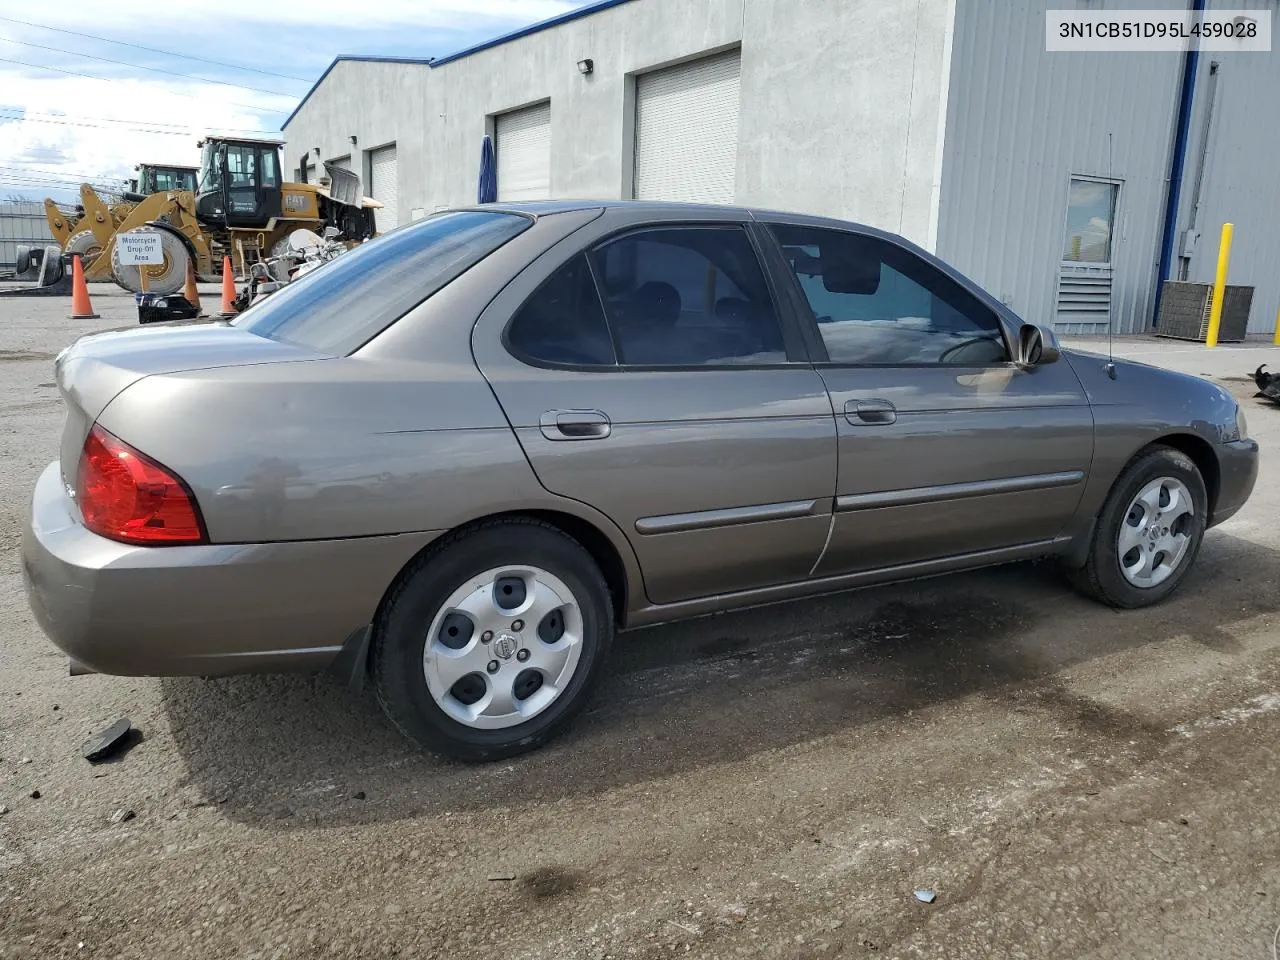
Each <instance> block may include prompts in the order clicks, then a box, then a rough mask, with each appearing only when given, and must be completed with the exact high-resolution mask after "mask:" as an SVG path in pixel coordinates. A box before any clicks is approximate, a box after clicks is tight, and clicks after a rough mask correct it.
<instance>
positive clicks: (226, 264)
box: [221, 257, 236, 317]
mask: <svg viewBox="0 0 1280 960" xmlns="http://www.w3.org/2000/svg"><path fill="white" fill-rule="evenodd" d="M235 299H236V277H235V272H234V270H233V269H232V266H231V258H230V257H223V258H222V314H221V315H222V316H224V317H234V316H235V315H236V304H235Z"/></svg>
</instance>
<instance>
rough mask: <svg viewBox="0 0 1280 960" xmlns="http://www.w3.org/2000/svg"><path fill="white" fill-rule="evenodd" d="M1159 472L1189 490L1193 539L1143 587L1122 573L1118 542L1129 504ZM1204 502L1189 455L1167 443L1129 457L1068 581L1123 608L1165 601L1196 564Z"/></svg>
mask: <svg viewBox="0 0 1280 960" xmlns="http://www.w3.org/2000/svg"><path fill="white" fill-rule="evenodd" d="M1160 477H1172V478H1174V479H1177V480H1181V481H1182V482H1183V483H1184V484H1185V485H1186V487H1187V490H1188V491H1189V492H1190V493H1191V498H1192V501H1193V503H1194V516H1192V517H1191V518H1190V520H1189V521H1188V526H1187V529H1186V530H1185V531H1184V532H1186V534H1187V535H1188V536H1189V537H1190V539H1191V544H1190V546H1189V547H1188V549H1187V552H1186V554H1185V555H1184V556H1183V558H1182V561H1181V562H1180V563H1179V564H1178V566H1177V568H1176V569H1175V570H1174V571H1173V572H1172V573H1171V574H1170V575H1169V576H1168V577H1167V578H1166V579H1165V580H1164V581H1163V582H1162V583H1159V584H1157V585H1155V586H1152V587H1145V588H1143V587H1138V586H1135V585H1134V584H1132V583H1130V582H1129V581H1128V580H1127V579H1126V578H1125V576H1124V574H1123V573H1122V572H1121V569H1120V558H1119V556H1118V552H1119V548H1118V541H1119V536H1120V529H1121V524H1122V523H1124V522H1125V516H1126V512H1127V510H1128V508H1129V505H1130V503H1131V502H1132V501H1133V499H1134V497H1136V496H1137V495H1138V493H1139V491H1141V490H1142V488H1143V487H1144V486H1146V485H1147V484H1148V483H1150V482H1151V481H1153V480H1156V479H1158V478H1160ZM1208 502H1209V501H1208V495H1207V494H1206V492H1205V485H1204V478H1203V477H1202V476H1201V475H1200V470H1199V468H1197V467H1196V465H1195V463H1194V462H1193V461H1192V460H1191V458H1190V457H1188V456H1187V455H1186V454H1185V453H1182V452H1181V451H1179V450H1174V449H1173V448H1171V447H1162V446H1153V447H1149V448H1148V449H1146V450H1145V451H1143V452H1142V453H1140V454H1139V455H1138V456H1136V457H1135V458H1134V459H1133V460H1132V461H1130V463H1129V465H1128V466H1127V467H1125V469H1124V471H1123V472H1121V474H1120V477H1119V479H1117V480H1116V482H1115V484H1114V485H1113V486H1112V488H1111V493H1110V494H1109V495H1108V496H1107V499H1106V502H1105V503H1104V504H1103V505H1102V511H1101V512H1100V513H1099V514H1098V522H1097V524H1096V525H1095V527H1094V531H1093V542H1092V543H1091V544H1090V545H1089V558H1088V560H1087V561H1086V562H1085V564H1084V566H1083V567H1080V568H1079V569H1074V570H1068V571H1067V577H1068V579H1069V580H1070V582H1071V584H1072V586H1074V587H1075V588H1076V589H1077V590H1079V591H1080V592H1081V593H1083V594H1085V595H1086V596H1088V597H1092V598H1093V599H1095V600H1098V601H1100V602H1101V603H1105V604H1107V605H1108V606H1111V607H1116V608H1119V609H1122V610H1133V609H1137V608H1139V607H1148V606H1151V605H1152V604H1155V603H1159V602H1160V601H1161V600H1164V599H1165V598H1166V597H1168V596H1169V594H1171V593H1173V592H1174V591H1175V590H1176V589H1178V585H1179V584H1180V583H1182V581H1183V579H1184V578H1185V577H1186V575H1187V573H1188V572H1189V571H1190V570H1191V567H1192V566H1193V565H1194V564H1195V560H1196V555H1197V554H1198V553H1199V552H1200V544H1201V542H1202V541H1203V540H1204V531H1205V518H1206V517H1207V516H1208Z"/></svg>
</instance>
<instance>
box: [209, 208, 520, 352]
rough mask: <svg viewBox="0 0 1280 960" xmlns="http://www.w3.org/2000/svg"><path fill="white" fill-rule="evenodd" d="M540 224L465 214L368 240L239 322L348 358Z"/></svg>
mask: <svg viewBox="0 0 1280 960" xmlns="http://www.w3.org/2000/svg"><path fill="white" fill-rule="evenodd" d="M532 222H533V221H532V220H530V219H529V218H528V217H522V216H518V215H516V214H511V213H490V212H488V211H485V212H479V211H474V212H473V211H458V212H455V213H443V214H440V215H439V216H435V217H431V218H429V219H426V220H421V221H419V222H418V223H415V224H413V225H411V226H409V227H406V228H405V229H403V230H397V231H396V232H395V233H388V234H384V235H383V236H381V237H378V238H377V239H375V240H370V241H368V242H367V243H362V244H361V245H360V246H358V247H356V248H354V249H353V250H350V251H348V252H347V253H344V254H343V255H342V256H340V257H338V258H336V259H335V260H331V261H330V262H329V263H326V264H325V265H324V266H322V267H319V268H318V269H316V270H313V271H312V272H311V273H308V274H306V275H305V276H303V277H301V278H300V279H298V280H295V281H293V282H292V283H290V284H288V285H286V286H285V287H284V288H283V289H281V290H280V291H278V292H277V293H273V294H272V295H271V296H269V297H267V298H266V299H265V300H262V301H259V302H258V303H257V304H255V305H254V306H252V307H250V308H249V309H248V310H246V311H245V312H244V313H242V314H240V315H239V316H238V317H236V318H235V319H234V320H233V321H231V322H232V324H233V325H234V326H237V327H240V328H242V329H244V330H247V331H249V332H250V333H254V334H257V335H258V336H260V337H266V338H267V339H270V340H279V341H282V342H285V343H294V344H298V345H299V346H302V347H306V348H308V349H311V350H314V351H316V352H317V353H322V354H327V355H330V356H343V355H346V354H348V353H350V352H351V351H353V350H356V349H357V348H359V347H360V346H362V345H364V344H365V343H366V342H368V341H369V340H370V339H372V338H373V337H375V336H377V335H378V334H379V333H381V332H382V331H383V330H385V329H386V328H387V327H389V326H391V324H393V323H395V322H396V321H397V320H399V319H400V317H402V316H404V314H406V313H408V312H409V311H410V310H411V309H413V308H414V307H416V306H417V305H418V304H419V303H421V302H422V301H424V300H426V299H427V298H428V297H430V296H431V295H432V294H433V293H435V292H436V291H437V290H439V289H441V288H442V287H443V286H444V285H445V284H447V283H449V282H450V281H452V280H453V279H455V278H456V277H458V276H460V275H461V274H462V273H463V272H464V271H466V270H469V269H470V268H471V267H472V266H474V265H475V264H476V263H478V262H479V261H480V260H483V259H484V258H485V257H487V256H488V255H489V254H491V253H493V251H495V250H497V249H498V248H499V247H500V246H502V245H503V244H504V243H506V242H507V241H508V240H510V239H511V238H512V237H514V236H516V235H517V234H519V233H521V232H523V231H524V230H527V229H528V228H529V225H530V224H531V223H532Z"/></svg>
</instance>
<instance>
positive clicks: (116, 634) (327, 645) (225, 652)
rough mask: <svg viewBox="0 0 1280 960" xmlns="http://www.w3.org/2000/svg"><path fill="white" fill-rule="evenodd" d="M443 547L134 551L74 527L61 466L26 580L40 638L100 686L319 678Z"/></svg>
mask: <svg viewBox="0 0 1280 960" xmlns="http://www.w3.org/2000/svg"><path fill="white" fill-rule="evenodd" d="M436 536H438V533H436V532H423V533H414V534H400V535H395V536H381V537H363V538H358V539H347V540H321V541H300V542H289V543H265V544H210V545H202V546H191V547H134V546H129V545H127V544H122V543H116V542H115V541H113V540H106V539H104V538H102V537H99V536H97V535H96V534H93V533H90V532H89V531H88V530H86V529H85V528H84V527H83V526H82V525H81V524H80V523H79V521H78V519H77V518H76V517H75V516H74V514H73V509H72V505H71V502H70V501H69V499H68V498H67V495H66V493H65V491H64V489H63V486H62V480H61V476H60V473H59V469H58V465H57V464H56V463H54V464H51V465H50V466H49V467H48V468H47V469H46V470H45V471H44V473H43V474H41V476H40V479H39V480H38V481H37V483H36V489H35V494H34V496H33V498H32V505H31V514H30V518H29V520H28V522H27V526H26V529H25V530H24V531H23V538H22V569H23V577H24V579H25V581H26V587H27V598H28V600H29V602H30V604H31V610H32V612H33V613H34V614H35V618H36V620H37V622H38V623H39V624H40V627H41V629H42V630H44V632H45V633H46V634H47V635H48V637H49V639H50V640H52V641H53V642H54V644H55V645H57V646H58V647H59V648H60V649H62V650H63V651H64V652H66V653H67V655H68V656H70V657H71V658H72V659H73V660H76V661H79V662H80V663H81V664H83V665H84V666H86V667H88V668H90V669H92V670H95V671H97V672H99V673H110V674H118V675H124V676H212V675H219V674H230V673H265V672H278V671H291V670H320V669H324V668H325V667H327V666H328V665H329V664H330V663H331V662H332V661H333V660H334V658H335V657H336V656H337V655H338V652H339V651H340V650H341V649H342V645H343V643H344V642H345V641H346V640H347V639H348V637H350V636H351V635H352V634H355V633H357V632H358V631H360V630H361V629H362V628H363V627H365V626H367V625H368V624H369V623H370V622H371V621H372V620H373V617H374V614H375V611H376V610H377V607H378V603H379V602H380V601H381V599H382V596H383V594H384V593H385V592H386V590H387V588H388V587H389V586H390V585H391V583H392V581H393V580H394V579H395V577H396V575H397V574H398V573H399V572H400V570H402V569H403V568H404V566H405V564H407V563H408V562H409V561H410V560H411V559H412V558H413V556H414V555H415V554H416V553H417V552H418V551H419V550H421V549H422V547H424V546H425V545H426V544H428V543H430V542H431V541H432V540H433V539H435V537H436Z"/></svg>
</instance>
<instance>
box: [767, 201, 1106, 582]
mask: <svg viewBox="0 0 1280 960" xmlns="http://www.w3.org/2000/svg"><path fill="white" fill-rule="evenodd" d="M768 233H769V234H770V235H771V236H772V237H773V238H774V239H775V241H776V242H777V247H775V248H774V250H773V251H772V252H773V254H774V257H775V259H774V262H775V263H776V264H778V265H779V266H780V267H781V269H783V270H784V271H785V273H786V275H787V277H788V279H789V280H790V281H792V283H793V286H792V290H793V292H794V294H795V295H796V296H795V302H796V303H797V307H798V309H799V310H800V312H801V313H802V316H803V320H804V322H805V323H806V324H807V325H808V331H809V334H810V347H811V350H812V351H813V354H814V356H815V357H817V358H819V362H817V363H816V364H815V365H816V367H817V369H818V371H819V373H820V374H821V375H822V378H823V379H824V380H825V382H826V385H827V388H828V389H829V391H830V393H831V400H832V407H833V409H834V411H835V413H836V423H837V429H838V432H839V469H838V478H839V481H838V485H837V495H836V512H835V518H834V522H833V525H832V534H831V542H830V545H829V546H828V549H827V551H826V553H825V554H824V556H823V558H822V562H821V564H820V565H819V567H818V570H817V573H818V575H820V576H821V575H829V574H830V575H835V574H841V573H847V572H854V571H861V570H869V569H877V568H883V567H891V566H897V565H900V564H908V563H913V562H919V561H929V560H934V559H941V558H944V557H953V556H959V555H962V554H972V553H978V552H982V551H991V550H1001V549H1004V548H1011V547H1019V546H1023V545H1033V544H1037V543H1043V542H1046V541H1049V540H1052V539H1053V538H1054V537H1057V536H1059V535H1061V534H1062V533H1063V531H1064V528H1065V527H1066V525H1067V523H1068V521H1069V519H1070V517H1071V516H1072V514H1073V513H1074V511H1075V508H1076V505H1077V504H1078V503H1079V500H1080V496H1081V493H1082V491H1083V489H1084V480H1085V476H1086V474H1087V472H1088V470H1089V466H1090V462H1091V460H1092V456H1093V416H1092V413H1091V412H1090V408H1089V404H1088V401H1087V399H1086V398H1085V395H1084V390H1083V388H1082V387H1081V385H1080V383H1079V381H1078V380H1077V378H1076V376H1075V374H1074V372H1073V371H1072V370H1071V367H1070V365H1069V364H1068V363H1066V362H1065V361H1060V362H1058V363H1053V364H1047V365H1044V366H1038V367H1034V368H1031V369H1023V368H1021V367H1018V366H1016V365H1015V364H1013V363H1011V362H1010V354H1009V349H1008V345H1007V339H1008V335H1009V334H1008V332H1007V331H1006V330H1005V328H1004V326H1003V325H1002V323H1001V322H1000V319H999V317H998V316H997V313H996V311H995V310H994V309H993V308H992V307H991V306H989V305H988V304H987V303H985V302H984V301H983V299H982V298H981V297H979V296H978V295H977V294H976V293H975V292H974V291H973V290H971V289H970V288H969V287H968V286H967V285H966V284H964V283H962V282H961V281H960V279H959V278H958V277H956V276H952V275H949V274H948V273H947V272H946V271H945V270H944V269H943V268H942V265H941V264H939V263H937V262H931V261H930V260H929V259H928V258H927V257H926V256H925V255H923V253H922V252H920V251H914V250H912V249H910V248H909V247H907V246H906V245H905V244H902V243H901V242H900V241H898V240H897V239H896V238H891V237H889V236H887V235H880V234H875V233H873V232H870V231H869V232H867V233H860V232H857V231H844V230H839V229H832V228H830V227H828V226H819V225H816V224H813V223H806V222H804V221H803V220H797V221H795V222H790V223H788V222H779V220H777V219H775V220H774V222H772V223H770V224H769V225H768ZM779 253H780V254H781V256H780V257H778V256H777V254H779Z"/></svg>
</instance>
